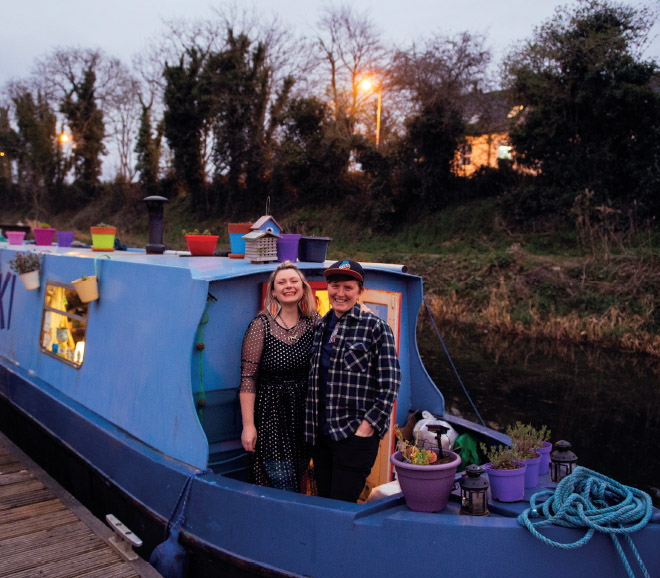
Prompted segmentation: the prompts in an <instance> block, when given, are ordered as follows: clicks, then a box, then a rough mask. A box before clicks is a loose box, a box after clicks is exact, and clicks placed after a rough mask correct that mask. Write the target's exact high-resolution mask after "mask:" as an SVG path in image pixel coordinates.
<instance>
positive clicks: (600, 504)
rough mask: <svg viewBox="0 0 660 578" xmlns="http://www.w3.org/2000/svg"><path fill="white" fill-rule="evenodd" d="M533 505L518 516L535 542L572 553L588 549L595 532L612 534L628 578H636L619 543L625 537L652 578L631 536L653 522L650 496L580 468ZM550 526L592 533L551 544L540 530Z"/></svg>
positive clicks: (531, 502) (535, 497)
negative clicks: (586, 547) (568, 541)
mask: <svg viewBox="0 0 660 578" xmlns="http://www.w3.org/2000/svg"><path fill="white" fill-rule="evenodd" d="M544 499H545V501H543V500H544ZM537 501H540V502H541V501H542V502H543V503H542V504H541V506H540V509H541V512H542V514H541V512H539V511H538V509H537ZM529 505H530V507H529V508H528V509H526V510H525V511H524V512H523V513H522V514H520V516H518V523H519V524H520V525H521V526H523V527H525V528H527V529H528V530H529V531H530V532H531V533H532V535H533V536H534V537H535V538H538V539H539V540H541V541H542V542H544V543H545V544H548V545H550V546H554V547H555V548H563V549H565V550H572V549H575V548H579V547H580V546H584V545H585V544H586V543H587V542H588V541H589V540H590V539H591V537H592V536H593V535H594V532H602V533H604V534H608V535H609V536H610V538H611V539H612V542H614V545H615V547H616V549H617V552H618V553H619V557H620V558H621V561H622V562H623V565H624V566H625V568H626V572H627V573H628V576H629V577H630V578H634V576H635V575H634V573H633V570H632V568H631V567H630V563H629V562H628V558H627V557H626V555H625V553H624V551H623V548H622V547H621V543H620V542H619V536H621V535H623V536H625V538H626V540H627V542H628V545H629V546H630V549H631V551H632V553H633V555H634V556H635V558H636V560H637V563H638V564H639V567H640V568H641V570H642V572H643V573H644V576H645V577H646V578H650V575H649V573H648V570H647V569H646V566H645V565H644V562H643V561H642V558H641V556H640V554H639V552H638V550H637V548H635V545H634V544H633V541H632V538H631V537H630V534H632V533H633V532H637V531H638V530H641V529H642V528H643V527H644V526H646V524H647V523H648V521H649V519H650V518H651V514H652V510H653V507H652V502H651V498H650V496H649V495H648V494H647V493H645V492H642V491H641V490H638V489H636V488H631V487H628V486H624V485H623V484H620V483H619V482H617V481H615V480H612V479H611V478H608V477H606V476H604V475H602V474H599V473H598V472H594V471H592V470H589V469H587V468H583V467H581V466H578V467H577V468H575V470H574V471H573V473H572V474H570V475H568V476H566V477H565V478H564V479H563V480H561V481H560V482H559V484H557V487H556V488H555V490H554V491H552V490H545V491H543V492H538V493H536V494H534V495H533V496H532V497H531V499H530V500H529ZM540 516H542V517H543V518H544V519H542V520H541V521H536V522H533V521H532V518H538V517H540ZM550 524H554V525H556V526H563V527H565V528H588V529H587V531H586V533H585V535H584V536H583V537H582V538H581V539H579V540H577V541H575V542H571V543H562V542H556V541H554V540H550V539H549V538H547V537H545V536H544V535H543V534H541V533H540V532H539V531H538V529H537V528H541V527H543V526H548V525H550Z"/></svg>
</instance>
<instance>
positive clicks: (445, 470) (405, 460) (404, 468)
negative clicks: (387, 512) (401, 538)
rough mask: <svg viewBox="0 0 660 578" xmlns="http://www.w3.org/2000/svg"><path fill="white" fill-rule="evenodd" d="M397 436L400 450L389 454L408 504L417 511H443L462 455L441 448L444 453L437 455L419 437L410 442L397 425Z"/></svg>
mask: <svg viewBox="0 0 660 578" xmlns="http://www.w3.org/2000/svg"><path fill="white" fill-rule="evenodd" d="M396 436H397V439H398V440H399V443H398V444H397V447H398V448H399V449H398V451H397V452H395V453H394V454H392V456H390V461H391V462H392V464H393V465H394V468H395V469H396V474H397V479H398V480H399V485H400V486H401V491H402V492H403V497H404V498H405V499H406V504H407V506H408V507H409V508H410V509H411V510H414V511H415V512H440V511H442V510H444V509H445V508H446V507H447V501H448V500H449V494H450V493H451V491H452V489H453V487H454V476H455V474H456V469H457V468H458V466H459V465H460V463H461V458H460V457H459V456H458V454H455V453H454V452H451V451H448V450H442V449H440V450H439V452H440V453H441V455H438V454H436V452H435V451H433V450H427V449H424V448H423V447H419V443H418V439H417V438H415V442H414V443H410V442H409V441H407V440H405V439H404V438H403V435H402V434H401V430H399V429H398V428H397V429H396Z"/></svg>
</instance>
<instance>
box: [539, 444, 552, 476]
mask: <svg viewBox="0 0 660 578" xmlns="http://www.w3.org/2000/svg"><path fill="white" fill-rule="evenodd" d="M550 450H552V444H551V443H550V442H542V443H541V447H540V448H539V449H537V450H536V451H537V452H538V453H540V454H541V463H540V464H539V476H547V475H548V474H549V473H550Z"/></svg>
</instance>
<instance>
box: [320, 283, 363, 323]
mask: <svg viewBox="0 0 660 578" xmlns="http://www.w3.org/2000/svg"><path fill="white" fill-rule="evenodd" d="M362 291H363V289H362V288H360V284H359V283H358V282H357V281H356V280H354V279H351V280H348V281H328V300H329V301H330V305H332V308H333V309H334V310H335V315H337V317H341V316H342V315H343V314H344V313H346V312H347V311H350V310H351V309H353V306H354V305H355V304H356V303H357V300H358V298H359V297H360V295H362Z"/></svg>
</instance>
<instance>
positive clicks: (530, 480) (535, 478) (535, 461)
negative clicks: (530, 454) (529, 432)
mask: <svg viewBox="0 0 660 578" xmlns="http://www.w3.org/2000/svg"><path fill="white" fill-rule="evenodd" d="M524 461H525V464H526V465H527V469H526V470H525V487H526V488H535V487H536V486H538V485H539V466H540V465H541V454H536V457H535V458H529V459H528V460H524Z"/></svg>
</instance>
